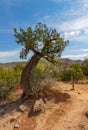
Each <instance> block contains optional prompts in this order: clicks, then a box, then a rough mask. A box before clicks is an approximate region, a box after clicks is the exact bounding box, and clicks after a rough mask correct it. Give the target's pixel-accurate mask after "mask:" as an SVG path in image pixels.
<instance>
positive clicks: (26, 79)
mask: <svg viewBox="0 0 88 130" xmlns="http://www.w3.org/2000/svg"><path fill="white" fill-rule="evenodd" d="M40 58H41V55H39V54H36V55H33V56H32V58H31V60H30V61H29V62H28V63H27V65H26V66H25V68H24V70H23V72H22V75H21V81H20V84H21V85H23V87H24V92H23V93H25V94H31V93H32V89H31V87H32V86H31V84H30V79H31V74H32V71H33V69H34V68H35V66H36V65H37V63H38V61H39V60H40Z"/></svg>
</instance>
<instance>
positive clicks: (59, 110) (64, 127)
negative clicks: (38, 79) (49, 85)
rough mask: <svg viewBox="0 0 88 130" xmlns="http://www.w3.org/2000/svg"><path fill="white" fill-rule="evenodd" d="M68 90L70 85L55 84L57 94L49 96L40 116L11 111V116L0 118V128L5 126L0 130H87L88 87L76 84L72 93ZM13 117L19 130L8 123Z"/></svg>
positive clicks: (54, 88) (27, 112)
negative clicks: (3, 125) (17, 123)
mask: <svg viewBox="0 0 88 130" xmlns="http://www.w3.org/2000/svg"><path fill="white" fill-rule="evenodd" d="M70 89H71V85H70V84H67V83H62V82H59V83H58V82H57V83H56V85H55V86H54V87H53V90H57V91H59V93H56V94H55V93H54V95H52V96H51V98H50V99H49V100H48V101H47V103H46V105H45V107H44V110H43V111H42V112H41V113H40V114H38V115H35V116H28V114H29V110H27V111H25V112H24V113H21V112H20V111H16V109H15V110H14V109H12V111H11V113H12V114H11V113H9V114H8V113H7V114H6V115H4V116H3V117H0V126H2V124H5V127H1V128H0V130H88V119H87V117H86V116H85V114H86V112H87V111H88V85H87V84H76V85H75V90H74V91H70ZM57 91H56V92H57ZM13 107H14V106H13ZM15 108H16V107H15ZM7 111H8V110H7ZM13 116H17V121H18V122H19V128H14V127H13V125H14V122H12V123H11V122H10V120H11V118H12V117H13ZM6 122H7V124H6Z"/></svg>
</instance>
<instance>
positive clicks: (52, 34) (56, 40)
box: [14, 23, 68, 62]
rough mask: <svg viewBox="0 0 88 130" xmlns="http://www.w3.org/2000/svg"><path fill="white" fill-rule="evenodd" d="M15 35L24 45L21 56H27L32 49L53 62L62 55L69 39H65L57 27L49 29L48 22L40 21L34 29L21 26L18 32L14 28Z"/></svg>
mask: <svg viewBox="0 0 88 130" xmlns="http://www.w3.org/2000/svg"><path fill="white" fill-rule="evenodd" d="M14 36H15V38H16V42H17V43H18V44H20V45H22V46H23V48H22V51H21V52H20V58H27V55H28V53H29V52H30V51H32V52H33V53H34V54H40V55H41V57H43V58H45V59H47V60H49V61H51V62H53V61H54V60H55V58H56V57H57V58H59V57H60V56H61V53H62V51H63V50H64V48H65V47H66V46H67V45H68V41H65V40H64V38H63V37H62V36H61V35H60V34H59V33H58V32H57V31H56V29H51V28H50V29H49V28H48V27H47V26H46V24H42V23H38V24H37V25H36V26H35V27H34V28H33V29H32V27H29V28H27V30H26V31H25V30H24V29H22V28H20V30H19V32H17V29H16V28H14ZM57 58H56V59H57Z"/></svg>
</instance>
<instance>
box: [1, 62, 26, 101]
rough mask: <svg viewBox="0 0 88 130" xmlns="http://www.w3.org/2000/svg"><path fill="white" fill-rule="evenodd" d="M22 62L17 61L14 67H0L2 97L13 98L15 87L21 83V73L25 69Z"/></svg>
mask: <svg viewBox="0 0 88 130" xmlns="http://www.w3.org/2000/svg"><path fill="white" fill-rule="evenodd" d="M23 67H24V66H23V65H22V63H17V64H16V65H15V67H14V68H10V69H3V68H2V67H1V68H0V97H1V98H3V97H6V98H7V99H8V100H9V99H10V100H11V99H13V98H12V94H11V93H12V91H13V89H14V87H15V86H16V85H17V84H19V83H20V78H21V73H22V69H23Z"/></svg>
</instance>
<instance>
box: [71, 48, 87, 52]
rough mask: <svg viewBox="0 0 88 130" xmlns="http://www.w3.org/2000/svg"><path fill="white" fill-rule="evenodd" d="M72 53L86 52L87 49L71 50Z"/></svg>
mask: <svg viewBox="0 0 88 130" xmlns="http://www.w3.org/2000/svg"><path fill="white" fill-rule="evenodd" d="M71 51H72V52H79V51H81V52H88V49H78V50H71Z"/></svg>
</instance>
